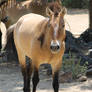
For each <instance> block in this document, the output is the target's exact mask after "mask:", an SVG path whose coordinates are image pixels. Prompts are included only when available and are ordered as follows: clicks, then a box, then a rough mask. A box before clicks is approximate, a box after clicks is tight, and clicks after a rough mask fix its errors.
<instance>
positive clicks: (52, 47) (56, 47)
mask: <svg viewBox="0 0 92 92" xmlns="http://www.w3.org/2000/svg"><path fill="white" fill-rule="evenodd" d="M50 49H51V50H53V51H57V50H59V49H60V46H59V45H57V46H50Z"/></svg>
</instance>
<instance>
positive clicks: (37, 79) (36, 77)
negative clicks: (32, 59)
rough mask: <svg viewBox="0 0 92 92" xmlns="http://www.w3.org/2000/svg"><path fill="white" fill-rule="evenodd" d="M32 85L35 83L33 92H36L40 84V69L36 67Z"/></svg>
mask: <svg viewBox="0 0 92 92" xmlns="http://www.w3.org/2000/svg"><path fill="white" fill-rule="evenodd" d="M32 83H33V91H32V92H36V87H37V84H38V83H39V72H38V68H36V67H34V74H33V78H32Z"/></svg>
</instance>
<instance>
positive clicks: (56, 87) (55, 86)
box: [52, 71, 59, 92]
mask: <svg viewBox="0 0 92 92" xmlns="http://www.w3.org/2000/svg"><path fill="white" fill-rule="evenodd" d="M58 74H59V71H56V72H54V74H53V83H52V85H53V89H54V92H58V90H59V81H58Z"/></svg>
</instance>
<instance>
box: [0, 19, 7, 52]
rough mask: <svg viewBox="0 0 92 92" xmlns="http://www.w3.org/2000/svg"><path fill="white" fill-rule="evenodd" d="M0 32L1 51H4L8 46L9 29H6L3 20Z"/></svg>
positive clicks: (0, 24)
mask: <svg viewBox="0 0 92 92" xmlns="http://www.w3.org/2000/svg"><path fill="white" fill-rule="evenodd" d="M0 31H1V48H0V49H1V50H2V51H3V50H4V49H5V46H6V44H7V29H6V26H5V23H3V22H2V21H1V20H0Z"/></svg>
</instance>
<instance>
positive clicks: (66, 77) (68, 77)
mask: <svg viewBox="0 0 92 92" xmlns="http://www.w3.org/2000/svg"><path fill="white" fill-rule="evenodd" d="M59 82H60V83H67V82H69V83H70V82H72V73H71V72H60V74H59Z"/></svg>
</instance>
